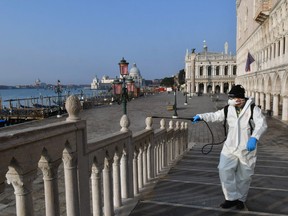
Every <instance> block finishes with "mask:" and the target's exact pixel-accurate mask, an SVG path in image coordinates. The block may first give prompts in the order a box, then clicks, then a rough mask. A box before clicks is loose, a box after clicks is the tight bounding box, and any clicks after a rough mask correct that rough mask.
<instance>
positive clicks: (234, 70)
mask: <svg viewBox="0 0 288 216" xmlns="http://www.w3.org/2000/svg"><path fill="white" fill-rule="evenodd" d="M236 71H237V67H236V66H235V65H234V66H233V75H236Z"/></svg>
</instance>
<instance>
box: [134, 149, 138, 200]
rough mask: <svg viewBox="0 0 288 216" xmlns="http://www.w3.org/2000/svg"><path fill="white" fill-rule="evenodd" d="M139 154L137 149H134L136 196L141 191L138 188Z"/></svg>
mask: <svg viewBox="0 0 288 216" xmlns="http://www.w3.org/2000/svg"><path fill="white" fill-rule="evenodd" d="M137 162H138V154H137V151H136V150H135V151H134V157H133V187H134V188H133V191H134V196H136V195H137V194H138V193H139V188H138V163H137Z"/></svg>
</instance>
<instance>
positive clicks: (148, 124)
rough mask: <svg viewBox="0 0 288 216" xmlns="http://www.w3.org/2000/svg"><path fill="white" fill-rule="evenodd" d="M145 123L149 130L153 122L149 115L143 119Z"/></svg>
mask: <svg viewBox="0 0 288 216" xmlns="http://www.w3.org/2000/svg"><path fill="white" fill-rule="evenodd" d="M145 123H146V128H145V129H146V130H151V129H152V124H153V119H152V118H151V117H147V118H146V120H145Z"/></svg>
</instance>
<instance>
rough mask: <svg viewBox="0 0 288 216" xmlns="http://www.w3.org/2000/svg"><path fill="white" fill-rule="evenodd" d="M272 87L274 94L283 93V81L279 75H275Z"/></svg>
mask: <svg viewBox="0 0 288 216" xmlns="http://www.w3.org/2000/svg"><path fill="white" fill-rule="evenodd" d="M272 87H273V93H275V94H280V93H281V79H280V76H279V74H278V73H275V77H274V80H273V84H272Z"/></svg>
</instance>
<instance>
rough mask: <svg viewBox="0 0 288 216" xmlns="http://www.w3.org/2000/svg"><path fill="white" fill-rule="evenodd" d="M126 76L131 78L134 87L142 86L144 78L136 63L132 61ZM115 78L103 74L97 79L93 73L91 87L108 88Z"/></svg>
mask: <svg viewBox="0 0 288 216" xmlns="http://www.w3.org/2000/svg"><path fill="white" fill-rule="evenodd" d="M128 77H129V78H132V79H133V81H134V82H135V87H136V88H139V89H141V88H142V87H143V85H144V84H143V83H144V80H143V78H142V76H141V73H140V70H139V68H138V67H137V65H136V63H134V64H133V66H132V67H131V69H130V70H129V75H128ZM128 77H127V78H128ZM115 79H116V78H110V77H109V76H107V75H104V76H103V77H102V79H101V80H99V79H98V77H97V76H96V75H95V77H94V78H93V80H92V82H91V89H109V88H110V87H111V85H112V83H113V81H114V80H115Z"/></svg>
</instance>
